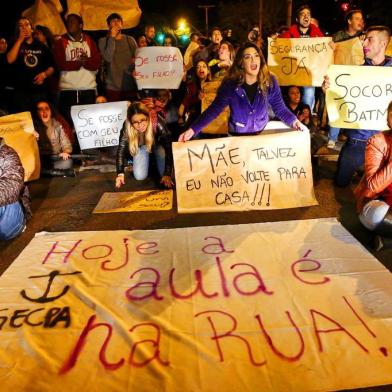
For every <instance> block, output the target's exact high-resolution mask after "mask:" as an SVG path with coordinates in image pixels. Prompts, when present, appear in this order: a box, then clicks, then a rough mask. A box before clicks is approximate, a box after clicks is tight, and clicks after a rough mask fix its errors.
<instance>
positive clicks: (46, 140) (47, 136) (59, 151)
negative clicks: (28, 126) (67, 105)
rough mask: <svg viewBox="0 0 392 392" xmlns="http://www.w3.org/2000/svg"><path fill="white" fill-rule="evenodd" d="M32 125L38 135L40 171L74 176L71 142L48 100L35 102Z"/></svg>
mask: <svg viewBox="0 0 392 392" xmlns="http://www.w3.org/2000/svg"><path fill="white" fill-rule="evenodd" d="M34 127H35V130H36V132H38V135H39V139H38V147H39V151H40V156H41V163H42V170H41V172H42V173H43V174H50V175H64V176H74V175H75V173H74V171H73V170H72V166H73V161H72V158H71V153H72V144H71V142H70V140H69V138H68V136H67V135H66V133H65V131H64V128H63V126H62V124H61V123H60V122H59V121H57V120H56V118H55V113H54V109H53V107H52V105H51V104H50V103H49V102H48V101H44V100H41V101H38V102H37V104H36V106H35V113H34ZM53 169H54V170H53Z"/></svg>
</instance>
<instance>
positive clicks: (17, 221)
mask: <svg viewBox="0 0 392 392" xmlns="http://www.w3.org/2000/svg"><path fill="white" fill-rule="evenodd" d="M0 168H1V170H0V240H2V241H4V240H10V239H12V238H15V237H16V236H18V235H19V234H20V233H21V232H22V231H23V230H24V228H25V226H26V219H28V218H29V217H30V216H31V210H30V199H29V194H28V189H27V187H26V186H25V185H24V169H23V167H22V163H21V161H20V159H19V156H18V154H17V152H16V151H15V150H14V149H13V148H11V147H9V146H7V145H6V144H5V141H4V139H3V138H0Z"/></svg>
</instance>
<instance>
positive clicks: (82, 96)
mask: <svg viewBox="0 0 392 392" xmlns="http://www.w3.org/2000/svg"><path fill="white" fill-rule="evenodd" d="M96 97H97V92H96V90H95V89H92V90H61V91H60V93H59V100H58V108H59V111H60V113H61V114H62V116H63V117H65V119H66V120H67V121H68V123H69V124H70V125H71V124H73V122H72V118H71V106H74V105H91V104H93V103H95V98H96Z"/></svg>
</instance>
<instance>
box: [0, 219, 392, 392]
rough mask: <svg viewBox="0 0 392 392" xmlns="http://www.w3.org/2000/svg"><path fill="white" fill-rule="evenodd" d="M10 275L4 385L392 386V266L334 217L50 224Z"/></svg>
mask: <svg viewBox="0 0 392 392" xmlns="http://www.w3.org/2000/svg"><path fill="white" fill-rule="evenodd" d="M0 285H1V290H0V301H1V309H0V337H1V339H0V358H1V366H0V383H1V389H2V390H3V391H30V390H34V391H40V392H49V391H50V392H52V391H54V390H56V391H58V392H62V391H64V392H68V391H76V390H80V391H82V390H83V391H84V390H88V391H93V390H94V391H173V392H176V391H178V392H180V391H210V390H211V391H212V390H214V391H227V392H231V391H233V392H234V391H240V390H244V380H246V387H245V390H247V391H301V392H303V391H305V392H306V391H327V390H342V389H350V388H359V387H364V386H372V385H378V384H388V383H389V384H391V383H392V361H391V355H392V336H391V325H390V315H391V310H392V305H391V303H392V276H391V273H390V272H389V271H388V270H387V269H386V268H385V267H384V266H383V265H381V264H380V263H379V262H378V261H377V260H376V259H375V258H374V257H373V256H371V255H370V254H369V253H368V252H367V251H366V250H365V249H364V248H363V247H362V246H361V245H360V244H359V243H358V242H357V241H356V240H355V239H354V238H353V237H352V236H351V235H350V234H349V233H348V232H347V231H346V230H345V229H344V228H343V227H342V226H341V225H340V223H338V222H337V221H336V219H312V220H306V221H289V222H274V223H258V224H251V225H235V226H212V227H196V228H180V229H172V230H150V231H110V232H74V233H72V232H67V233H42V234H39V235H38V236H37V237H36V238H34V239H33V240H32V242H31V243H30V244H29V245H28V247H27V248H26V249H25V250H24V251H23V252H22V254H21V255H20V256H19V257H18V259H17V260H16V261H15V262H14V263H13V264H12V265H11V266H10V267H9V268H8V270H7V271H6V272H5V273H4V275H3V276H2V277H1V278H0ZM239 374H240V375H241V377H239V376H238V375H239ZM37 375H39V377H38V376H37ZM210 386H211V387H210ZM212 386H213V387H212Z"/></svg>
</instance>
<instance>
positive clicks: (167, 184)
mask: <svg viewBox="0 0 392 392" xmlns="http://www.w3.org/2000/svg"><path fill="white" fill-rule="evenodd" d="M161 184H163V185H164V186H165V187H166V188H173V185H174V183H173V181H172V179H171V177H170V176H162V178H161Z"/></svg>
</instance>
